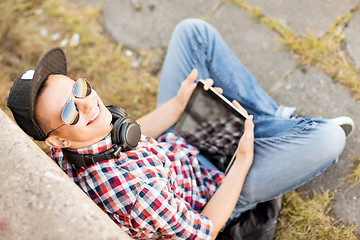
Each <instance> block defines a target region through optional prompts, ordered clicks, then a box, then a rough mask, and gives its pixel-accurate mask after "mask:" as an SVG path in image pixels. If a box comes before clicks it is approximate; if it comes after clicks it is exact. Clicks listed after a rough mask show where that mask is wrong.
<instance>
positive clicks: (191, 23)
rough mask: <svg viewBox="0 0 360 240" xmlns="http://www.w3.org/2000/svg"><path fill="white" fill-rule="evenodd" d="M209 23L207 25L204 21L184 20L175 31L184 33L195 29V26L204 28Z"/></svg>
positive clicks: (196, 19) (195, 19)
mask: <svg viewBox="0 0 360 240" xmlns="http://www.w3.org/2000/svg"><path fill="white" fill-rule="evenodd" d="M206 24H208V23H206V22H205V21H204V20H201V19H198V18H187V19H184V20H182V21H180V22H179V23H178V24H177V25H176V27H175V30H177V31H179V30H180V31H184V30H188V29H190V28H193V27H194V26H197V27H199V26H204V25H206Z"/></svg>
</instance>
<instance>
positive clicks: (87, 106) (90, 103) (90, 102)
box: [73, 95, 96, 114]
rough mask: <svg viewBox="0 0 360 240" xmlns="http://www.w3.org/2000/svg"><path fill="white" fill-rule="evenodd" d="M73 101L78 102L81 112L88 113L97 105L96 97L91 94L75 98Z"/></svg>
mask: <svg viewBox="0 0 360 240" xmlns="http://www.w3.org/2000/svg"><path fill="white" fill-rule="evenodd" d="M73 101H74V102H75V103H76V106H77V108H78V111H79V113H80V114H81V113H82V114H88V113H89V112H90V111H91V110H92V108H94V107H95V106H96V101H95V98H94V97H92V96H91V95H89V96H87V97H85V98H74V99H73Z"/></svg>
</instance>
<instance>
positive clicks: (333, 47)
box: [223, 0, 360, 101]
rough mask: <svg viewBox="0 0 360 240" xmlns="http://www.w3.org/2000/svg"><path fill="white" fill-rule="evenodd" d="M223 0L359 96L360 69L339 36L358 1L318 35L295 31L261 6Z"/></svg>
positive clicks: (303, 60)
mask: <svg viewBox="0 0 360 240" xmlns="http://www.w3.org/2000/svg"><path fill="white" fill-rule="evenodd" d="M223 2H234V3H236V4H237V5H239V6H240V7H242V8H243V9H245V10H247V11H248V12H249V13H250V15H251V16H252V17H253V18H254V19H256V20H258V21H259V22H261V23H262V24H265V25H267V26H268V27H269V28H270V29H271V30H273V31H275V32H277V33H278V34H279V35H280V41H282V42H283V44H284V45H285V46H286V47H287V49H288V50H289V51H291V52H293V54H294V56H295V57H296V59H297V61H298V63H299V64H300V65H308V64H311V65H312V66H315V67H316V68H318V69H320V70H322V71H323V72H325V73H326V74H327V75H328V76H329V77H331V78H333V79H335V80H336V81H338V82H340V83H341V84H343V85H344V86H346V87H347V88H348V89H349V90H350V91H351V92H352V93H353V96H354V98H355V99H357V100H358V101H359V100H360V77H359V72H360V70H359V69H357V68H356V67H355V65H354V63H353V61H352V60H351V59H350V58H349V56H348V55H347V54H346V52H344V51H342V49H341V47H342V46H341V43H342V40H343V39H344V38H345V36H344V34H343V33H342V31H343V29H344V27H345V25H346V24H347V23H348V22H349V21H350V20H351V19H352V18H353V12H354V11H356V10H357V9H358V8H360V4H358V5H356V6H354V7H353V8H352V9H351V11H350V13H349V14H347V15H346V16H344V17H342V18H337V19H336V23H335V24H333V25H332V26H331V27H330V29H329V31H328V32H327V34H325V36H324V37H321V38H318V37H316V36H315V35H314V33H312V32H308V34H306V35H302V36H298V35H296V34H295V33H294V32H293V31H292V30H291V29H288V28H286V27H284V26H282V25H281V24H280V23H279V22H278V21H277V20H276V19H271V18H268V17H266V16H265V15H264V14H263V13H262V12H261V10H260V8H258V7H253V6H251V5H250V4H248V3H246V2H245V1H243V0H223Z"/></svg>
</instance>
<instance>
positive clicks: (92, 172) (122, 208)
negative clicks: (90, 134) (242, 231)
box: [51, 133, 224, 239]
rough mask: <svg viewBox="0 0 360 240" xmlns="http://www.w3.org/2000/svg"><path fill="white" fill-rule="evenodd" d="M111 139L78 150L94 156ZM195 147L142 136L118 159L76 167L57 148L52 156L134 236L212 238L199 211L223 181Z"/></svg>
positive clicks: (171, 139) (171, 136) (171, 137)
mask: <svg viewBox="0 0 360 240" xmlns="http://www.w3.org/2000/svg"><path fill="white" fill-rule="evenodd" d="M111 146H112V144H111V137H110V135H109V136H107V137H106V138H105V139H103V140H102V141H100V142H98V143H96V144H94V145H92V146H89V147H86V148H82V149H77V150H76V151H77V152H79V153H82V154H97V153H100V152H103V151H105V150H106V149H109V148H111ZM197 153H198V150H197V149H196V148H194V147H192V146H191V145H189V144H187V143H186V142H185V140H184V139H183V138H181V137H179V136H177V135H175V134H173V133H167V134H165V135H163V136H161V137H160V138H159V139H158V141H156V140H154V139H152V138H148V137H145V136H142V137H141V140H140V142H139V145H138V146H137V147H136V148H135V149H133V150H131V151H127V152H122V153H121V155H120V156H119V158H116V159H112V160H107V161H103V162H99V163H96V164H93V165H91V166H88V167H82V168H74V167H73V166H72V165H70V164H69V163H67V161H66V159H64V156H63V154H62V152H61V150H60V149H56V148H53V149H51V156H52V158H53V159H54V160H55V161H56V162H57V163H58V164H59V166H60V167H61V168H62V169H63V170H64V171H65V173H66V174H67V175H68V176H69V177H70V178H72V180H73V181H74V182H75V183H76V184H77V185H79V186H80V187H81V188H82V189H83V190H84V192H85V193H86V194H87V195H89V196H90V198H91V199H92V200H93V201H94V202H95V203H96V204H97V205H98V206H99V207H100V208H101V209H103V211H104V212H105V213H107V214H108V215H109V216H110V218H111V219H112V220H114V221H115V223H116V224H118V225H119V226H120V227H121V228H122V229H123V230H124V231H125V232H127V233H128V234H129V235H130V236H131V237H133V238H138V239H210V237H211V235H212V223H211V221H210V220H209V219H208V218H207V217H206V216H204V215H202V214H201V213H200V212H201V210H202V209H203V208H204V206H205V204H206V203H207V202H208V200H209V199H210V197H211V196H212V195H213V194H214V193H215V191H216V190H217V188H218V187H219V185H220V184H221V182H222V181H223V179H224V174H223V173H221V172H218V171H213V170H208V169H205V168H203V167H202V166H201V165H200V164H199V162H198V160H197V158H196V155H197Z"/></svg>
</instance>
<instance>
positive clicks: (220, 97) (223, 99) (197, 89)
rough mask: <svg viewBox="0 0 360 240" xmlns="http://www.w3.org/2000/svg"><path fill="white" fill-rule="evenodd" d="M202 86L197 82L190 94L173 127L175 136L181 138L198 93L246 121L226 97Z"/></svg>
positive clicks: (245, 116) (231, 161)
mask: <svg viewBox="0 0 360 240" xmlns="http://www.w3.org/2000/svg"><path fill="white" fill-rule="evenodd" d="M204 86H205V82H204V80H199V81H198V83H197V85H196V87H195V89H194V92H193V93H192V95H191V97H190V99H189V101H188V103H187V105H186V107H185V110H184V112H183V114H182V115H181V117H180V119H179V120H178V122H177V123H176V125H175V132H176V133H177V134H179V135H180V136H181V131H182V130H183V129H182V127H183V124H184V122H185V120H186V118H187V116H188V115H189V112H191V111H190V110H191V109H192V106H193V104H194V102H195V99H196V97H197V95H198V94H199V93H200V92H202V93H205V94H206V95H208V96H210V97H211V98H212V99H214V100H216V101H217V102H218V103H220V104H221V105H222V106H224V107H225V108H226V109H227V110H228V111H229V112H230V113H231V114H233V115H234V116H236V117H239V118H240V119H242V120H243V121H245V120H246V119H247V114H244V113H243V112H242V111H241V110H240V109H238V108H236V107H235V106H234V105H233V104H232V103H231V102H230V101H229V100H228V99H227V98H226V97H224V96H223V95H221V94H219V93H218V92H217V91H216V90H215V89H214V88H213V87H210V89H209V90H204ZM235 153H236V151H235ZM235 153H234V155H233V157H232V159H231V160H230V162H229V165H228V166H227V168H226V170H225V173H226V172H228V170H229V169H230V167H231V165H232V163H233V160H234V159H235Z"/></svg>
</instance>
